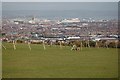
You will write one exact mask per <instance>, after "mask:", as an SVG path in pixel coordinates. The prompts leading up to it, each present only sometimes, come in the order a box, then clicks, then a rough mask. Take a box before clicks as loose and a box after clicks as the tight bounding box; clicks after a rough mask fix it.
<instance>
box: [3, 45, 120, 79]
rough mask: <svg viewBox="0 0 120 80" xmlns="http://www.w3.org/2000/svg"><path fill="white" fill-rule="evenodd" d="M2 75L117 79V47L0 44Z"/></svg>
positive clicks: (5, 76)
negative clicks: (79, 47)
mask: <svg viewBox="0 0 120 80" xmlns="http://www.w3.org/2000/svg"><path fill="white" fill-rule="evenodd" d="M3 45H4V46H5V47H6V49H4V48H3V49H2V60H3V73H2V76H3V78H117V77H118V49H116V48H109V49H106V48H92V47H90V48H87V47H83V48H82V50H78V51H71V47H70V46H62V48H60V46H59V45H52V46H48V45H45V47H46V49H45V50H44V47H43V45H42V44H41V45H40V44H30V46H31V50H30V49H29V47H28V44H25V43H17V44H16V50H14V48H13V44H12V43H3Z"/></svg>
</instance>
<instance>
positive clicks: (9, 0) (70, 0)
mask: <svg viewBox="0 0 120 80" xmlns="http://www.w3.org/2000/svg"><path fill="white" fill-rule="evenodd" d="M0 1H2V2H118V1H119V0H0Z"/></svg>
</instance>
